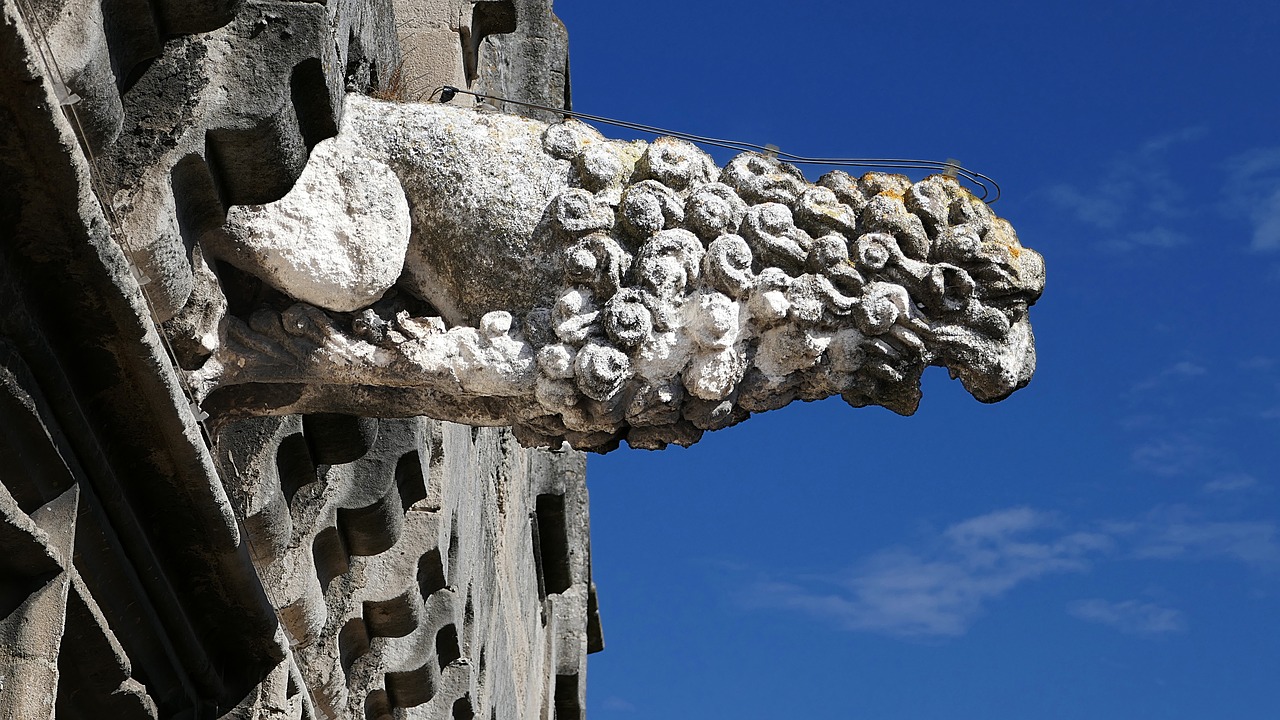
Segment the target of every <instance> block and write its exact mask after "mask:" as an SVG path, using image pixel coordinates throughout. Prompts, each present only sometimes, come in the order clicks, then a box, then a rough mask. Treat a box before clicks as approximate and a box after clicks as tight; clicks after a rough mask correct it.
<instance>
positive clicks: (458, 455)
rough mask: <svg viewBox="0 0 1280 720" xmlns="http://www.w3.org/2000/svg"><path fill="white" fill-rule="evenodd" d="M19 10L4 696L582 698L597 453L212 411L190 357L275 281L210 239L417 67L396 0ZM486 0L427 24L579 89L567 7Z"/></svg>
mask: <svg viewBox="0 0 1280 720" xmlns="http://www.w3.org/2000/svg"><path fill="white" fill-rule="evenodd" d="M2 7H3V15H2V16H0V127H2V128H5V131H4V133H3V134H2V136H0V303H3V306H4V307H5V308H6V312H5V313H4V314H3V315H2V316H0V429H2V430H3V432H0V515H3V518H0V551H3V552H2V553H0V635H3V648H2V649H0V718H5V719H7V718H22V719H23V720H28V719H31V718H42V717H45V718H47V717H55V716H56V717H60V718H76V717H112V718H134V717H137V718H148V717H150V718H162V717H163V718H168V717H186V718H221V717H227V718H231V717H234V718H384V717H396V718H400V717H433V718H434V717H439V718H450V717H451V718H470V717H476V716H479V717H483V718H503V719H504V720H505V719H506V718H534V717H538V718H551V717H559V718H576V717H581V715H582V707H583V696H584V680H585V675H584V671H585V655H586V653H587V652H589V651H591V650H598V649H600V647H601V635H600V629H599V622H598V616H597V615H596V613H595V595H594V590H593V587H592V585H591V582H590V556H589V541H588V514H587V498H586V490H585V485H584V469H585V466H584V462H583V459H582V457H581V455H579V454H577V453H574V452H564V453H558V452H551V453H548V452H534V451H529V450H525V449H522V448H519V447H518V446H516V445H515V443H514V442H513V440H512V438H511V436H510V433H509V432H508V431H505V430H501V429H484V430H473V429H471V428H467V427H463V426H458V425H451V424H447V423H440V422H436V421H431V420H426V419H401V420H382V421H379V420H376V419H371V418H354V417H350V416H332V415H312V416H291V417H285V418H270V419H255V420H249V421H243V422H239V423H233V424H231V425H229V426H227V427H225V428H224V429H222V430H221V432H220V433H218V434H217V435H216V436H210V435H208V434H207V432H206V430H205V429H204V427H203V426H202V424H201V422H200V419H201V415H202V413H201V411H200V409H199V407H193V406H190V405H189V398H188V397H187V395H186V392H185V388H184V387H183V386H182V383H181V381H180V374H179V372H178V368H188V369H189V368H190V367H192V366H194V365H195V364H197V363H198V362H199V361H200V360H201V359H202V358H203V357H205V356H206V355H207V354H208V352H209V351H210V346H211V344H212V343H213V342H214V339H215V338H216V332H217V328H216V327H215V326H212V325H211V322H212V318H214V317H215V316H216V315H217V314H218V312H217V311H220V309H221V308H223V307H227V308H229V309H230V310H231V312H233V313H238V314H247V313H249V312H251V311H252V309H253V308H254V307H255V306H256V305H257V304H259V303H264V302H270V301H271V297H270V294H269V293H268V292H266V291H264V289H263V288H262V287H261V286H260V284H258V283H255V282H254V281H252V280H251V279H249V278H246V277H244V276H241V275H239V274H237V273H236V272H235V271H234V269H233V268H230V267H226V266H221V265H220V264H218V263H215V262H211V261H209V260H208V259H207V258H206V257H205V255H204V253H203V250H202V248H201V245H200V237H201V234H202V233H203V232H204V231H205V230H206V229H207V228H208V227H210V226H213V225H217V224H220V223H221V221H222V218H223V217H224V216H225V213H226V210H227V209H228V207H230V206H232V205H235V204H240V203H261V202H267V201H269V200H273V199H275V198H277V197H279V196H281V195H283V194H284V193H285V192H286V191H287V190H288V189H289V188H290V187H291V185H292V184H293V182H294V180H295V179H296V178H297V176H298V174H299V173H300V172H301V169H302V167H303V166H304V165H305V163H306V160H307V155H308V152H309V150H310V148H311V147H313V146H314V145H315V144H316V143H317V142H319V141H320V140H322V139H324V138H325V137H328V136H330V135H332V134H333V133H334V132H336V128H337V126H338V123H339V122H340V121H341V116H342V109H343V102H342V98H343V95H344V93H345V92H348V91H356V92H383V93H397V94H399V95H401V96H405V95H406V93H409V92H411V90H409V89H407V86H399V87H393V85H395V83H393V82H392V81H393V80H396V82H404V81H405V79H406V77H407V73H406V72H405V71H404V70H402V69H401V64H400V62H401V55H400V49H399V48H400V40H399V39H398V38H397V34H396V26H397V21H396V19H395V14H394V12H393V9H392V7H391V6H390V3H388V2H381V1H379V0H329V1H328V2H324V3H310V2H286V1H265V0H248V1H244V2H240V1H237V0H224V1H222V2H187V1H186V0H151V1H150V2H148V1H147V0H136V1H134V0H50V1H46V2H28V1H27V0H4V2H3V5H2ZM396 10H397V11H398V10H400V8H399V7H397V8H396ZM464 11H469V13H470V14H469V20H468V22H465V23H463V22H460V20H459V18H462V17H463V15H462V14H459V15H456V16H454V17H452V18H444V19H439V18H437V19H438V20H439V22H440V23H443V25H444V26H447V27H448V28H449V29H448V32H445V33H444V34H442V35H441V36H440V37H439V38H433V39H432V40H431V41H430V44H432V47H434V48H436V49H437V50H440V51H441V52H444V49H445V48H443V47H442V46H441V45H440V43H443V44H444V45H445V46H448V48H447V50H448V52H447V53H444V54H447V55H450V57H453V55H452V53H454V50H453V48H457V55H456V56H457V58H458V59H459V61H460V63H461V65H460V66H461V68H462V73H463V77H462V79H463V80H464V81H468V80H469V81H470V82H471V83H473V86H477V87H484V88H486V89H489V90H491V91H494V92H500V93H505V94H506V95H507V96H509V97H516V98H520V99H529V100H533V101H535V102H539V103H543V104H548V105H556V104H559V103H561V102H566V101H567V96H568V92H567V61H566V60H565V44H564V34H563V29H562V28H561V27H560V26H559V23H558V21H557V20H555V18H554V16H553V15H551V12H550V3H549V2H546V1H545V0H542V1H541V2H535V1H532V0H519V1H518V2H512V1H511V0H507V1H505V2H482V3H475V4H474V7H472V6H471V4H470V3H463V4H459V5H454V6H451V9H449V12H451V13H452V12H457V13H464V14H465V12H464ZM418 17H419V18H421V17H422V16H421V15H420V14H419V15H418ZM450 23H452V24H450ZM455 28H456V30H455ZM401 30H402V31H403V30H404V28H403V27H402V28H401ZM450 33H452V34H453V35H452V36H451V35H450ZM419 41H420V42H421V39H420V40H419ZM451 62H452V61H451ZM413 79H414V81H415V82H419V83H423V84H424V86H425V85H426V84H431V83H432V82H435V80H434V79H432V78H430V77H428V76H426V75H418V76H415V77H414V78H413ZM449 80H450V81H451V82H455V83H456V82H457V78H456V77H451V78H449ZM440 84H443V83H440ZM64 102H66V103H70V104H66V105H64V104H63V103H64ZM157 323H162V325H157ZM161 328H162V329H163V331H162V332H158V330H160V329H161Z"/></svg>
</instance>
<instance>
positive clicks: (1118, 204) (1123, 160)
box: [1045, 127, 1205, 252]
mask: <svg viewBox="0 0 1280 720" xmlns="http://www.w3.org/2000/svg"><path fill="white" fill-rule="evenodd" d="M1204 135H1205V130H1204V128H1198V127H1193V128H1185V129H1182V130H1178V131H1175V132H1171V133H1167V134H1165V135H1160V136H1157V137H1154V138H1151V139H1149V140H1147V141H1146V142H1144V143H1142V144H1141V145H1140V146H1139V147H1138V148H1137V149H1135V150H1133V151H1130V152H1128V153H1125V154H1123V155H1120V156H1118V157H1116V158H1114V159H1113V160H1112V161H1111V163H1110V164H1109V165H1108V166H1107V168H1106V169H1105V171H1104V172H1102V173H1101V174H1100V175H1098V176H1097V177H1095V178H1092V179H1091V181H1090V183H1089V184H1088V185H1087V186H1079V185H1072V184H1067V183H1060V184H1057V185H1054V186H1052V187H1050V188H1048V189H1047V190H1046V193H1045V195H1046V197H1047V198H1048V200H1049V202H1050V203H1051V204H1053V205H1057V206H1058V207H1059V208H1060V209H1062V210H1064V211H1066V212H1067V213H1068V214H1070V215H1071V216H1072V217H1073V218H1074V219H1075V220H1076V221H1077V222H1079V223H1081V224H1083V225H1086V226H1088V227H1090V228H1092V230H1093V231H1094V232H1095V234H1096V236H1097V238H1098V240H1097V244H1098V245H1099V246H1101V247H1103V248H1106V249H1110V250H1114V251H1121V252H1123V251H1128V250H1134V249H1140V248H1154V249H1166V248H1172V247H1178V246H1181V245H1186V244H1188V243H1190V242H1191V237H1190V236H1188V235H1187V234H1186V233H1185V232H1182V231H1181V230H1180V229H1179V228H1180V225H1181V223H1182V220H1183V218H1185V217H1186V216H1187V215H1188V214H1189V212H1190V209H1189V208H1188V206H1187V197H1188V192H1187V189H1186V187H1184V184H1183V181H1182V179H1181V177H1180V176H1179V175H1178V174H1177V173H1175V172H1174V171H1173V163H1172V162H1171V156H1172V155H1173V154H1174V153H1175V152H1176V148H1177V146H1178V145H1181V144H1184V143H1188V142H1192V141H1194V140H1196V139H1198V138H1200V137H1202V136H1204Z"/></svg>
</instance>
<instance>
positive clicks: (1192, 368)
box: [1129, 360, 1208, 394]
mask: <svg viewBox="0 0 1280 720" xmlns="http://www.w3.org/2000/svg"><path fill="white" fill-rule="evenodd" d="M1207 372H1208V370H1206V369H1205V368H1204V366H1203V365H1198V364H1196V363H1193V362H1188V361H1186V360H1183V361H1181V362H1176V363H1174V364H1173V365H1170V366H1169V367H1167V368H1164V369H1163V370H1161V371H1160V372H1158V373H1156V374H1154V375H1152V376H1150V377H1148V378H1147V379H1145V380H1143V381H1141V382H1138V383H1135V384H1134V386H1133V387H1132V388H1130V389H1129V393H1130V394H1135V393H1140V392H1145V391H1147V390H1152V389H1155V388H1157V387H1159V386H1161V385H1165V384H1168V383H1170V382H1176V381H1179V380H1186V379H1188V378H1193V377H1198V376H1200V375H1204V374H1205V373H1207Z"/></svg>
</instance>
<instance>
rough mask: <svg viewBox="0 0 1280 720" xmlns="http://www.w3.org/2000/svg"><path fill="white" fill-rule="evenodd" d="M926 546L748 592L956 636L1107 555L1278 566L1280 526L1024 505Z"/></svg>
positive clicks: (804, 608)
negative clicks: (1094, 515)
mask: <svg viewBox="0 0 1280 720" xmlns="http://www.w3.org/2000/svg"><path fill="white" fill-rule="evenodd" d="M923 545H924V546H923V547H918V548H908V547H894V548H888V549H885V550H881V551H879V552H877V553H874V554H872V555H870V556H868V557H866V558H864V559H862V560H861V561H858V562H856V563H855V564H854V565H853V568H852V569H851V570H849V571H847V572H845V573H840V574H835V575H832V576H827V577H818V578H815V577H805V578H791V579H788V580H777V579H770V580H766V581H762V582H758V583H756V584H754V585H753V586H752V587H751V588H750V590H749V592H748V594H747V597H746V599H747V601H748V602H749V604H751V605H755V606H757V607H770V608H779V609H784V610H792V611H797V612H800V613H803V614H805V615H809V616H812V617H815V618H819V619H823V620H827V621H830V622H832V623H834V624H836V625H837V626H839V627H841V628H843V629H846V630H852V631H860V632H874V633H879V634H884V635H892V636H898V637H914V638H931V637H932V638H936V637H955V636H959V635H963V634H964V633H965V632H966V631H967V630H968V629H969V627H970V626H971V625H972V624H973V623H974V621H975V620H976V619H977V618H978V617H980V616H981V615H982V614H983V613H984V612H985V611H986V609H987V608H988V607H989V606H990V605H991V604H992V603H995V602H997V601H999V600H1000V599H1002V598H1004V597H1005V596H1006V595H1008V594H1010V593H1011V592H1013V591H1014V590H1015V589H1016V588H1017V587H1019V586H1020V585H1024V584H1026V583H1030V582H1032V581H1035V580H1038V579H1041V578H1045V577H1048V576H1052V575H1061V574H1067V573H1081V572H1085V571H1088V570H1089V569H1090V567H1091V566H1092V565H1093V564H1095V563H1097V562H1099V561H1102V560H1108V561H1127V562H1137V561H1193V560H1195V561H1208V560H1228V561H1232V562H1240V563H1244V564H1246V565H1249V566H1252V567H1254V568H1260V569H1271V568H1274V567H1280V542H1277V527H1276V524H1275V523H1273V522H1269V521H1244V520H1242V521H1212V520H1205V519H1202V518H1201V517H1199V516H1198V515H1196V514H1195V513H1193V512H1191V511H1189V510H1187V509H1185V508H1162V509H1157V510H1154V511H1152V512H1150V513H1147V514H1146V515H1144V516H1141V517H1139V518H1136V519H1132V520H1123V521H1108V522H1104V523H1099V524H1097V525H1096V526H1093V527H1088V528H1085V529H1083V530H1079V529H1077V530H1072V529H1070V528H1064V527H1062V524H1061V523H1060V522H1059V521H1058V520H1057V519H1056V518H1055V517H1054V516H1053V515H1050V514H1047V513H1044V512H1041V511H1038V510H1035V509H1032V508H1027V507H1016V508H1009V509H1005V510H998V511H995V512H991V513H986V514H984V515H979V516H976V517H973V518H970V519H967V520H963V521H961V522H957V523H955V524H953V525H951V526H950V527H948V528H946V529H945V530H943V531H942V532H941V533H939V534H937V535H936V536H934V537H933V538H930V539H929V540H928V542H926V543H924V544H923ZM1072 608H1073V610H1072V612H1073V614H1075V615H1076V616H1077V617H1083V618H1084V619H1088V620H1093V621H1096V622H1104V623H1107V624H1112V625H1115V626H1116V627H1120V628H1121V629H1126V628H1127V631H1130V632H1158V631H1166V630H1172V629H1174V628H1175V626H1176V625H1178V624H1179V623H1181V622H1182V620H1181V614H1179V613H1177V612H1176V611H1173V610H1168V609H1166V608H1159V607H1157V606H1154V605H1144V604H1141V603H1138V602H1136V601H1126V602H1122V603H1105V602H1104V601H1101V600H1089V601H1085V604H1077V605H1073V606H1072Z"/></svg>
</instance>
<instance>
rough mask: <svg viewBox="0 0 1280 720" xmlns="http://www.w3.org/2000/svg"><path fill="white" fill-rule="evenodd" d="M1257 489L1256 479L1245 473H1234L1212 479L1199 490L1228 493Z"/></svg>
mask: <svg viewBox="0 0 1280 720" xmlns="http://www.w3.org/2000/svg"><path fill="white" fill-rule="evenodd" d="M1257 487H1258V479H1257V478H1255V477H1254V476H1252V475H1248V474H1245V473H1235V474H1232V475H1223V476H1221V477H1218V478H1214V479H1213V480H1210V481H1209V482H1207V483H1205V484H1204V486H1203V487H1202V488H1201V489H1202V490H1204V491H1205V492H1207V493H1230V492H1239V491H1241V490H1253V489H1255V488H1257Z"/></svg>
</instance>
